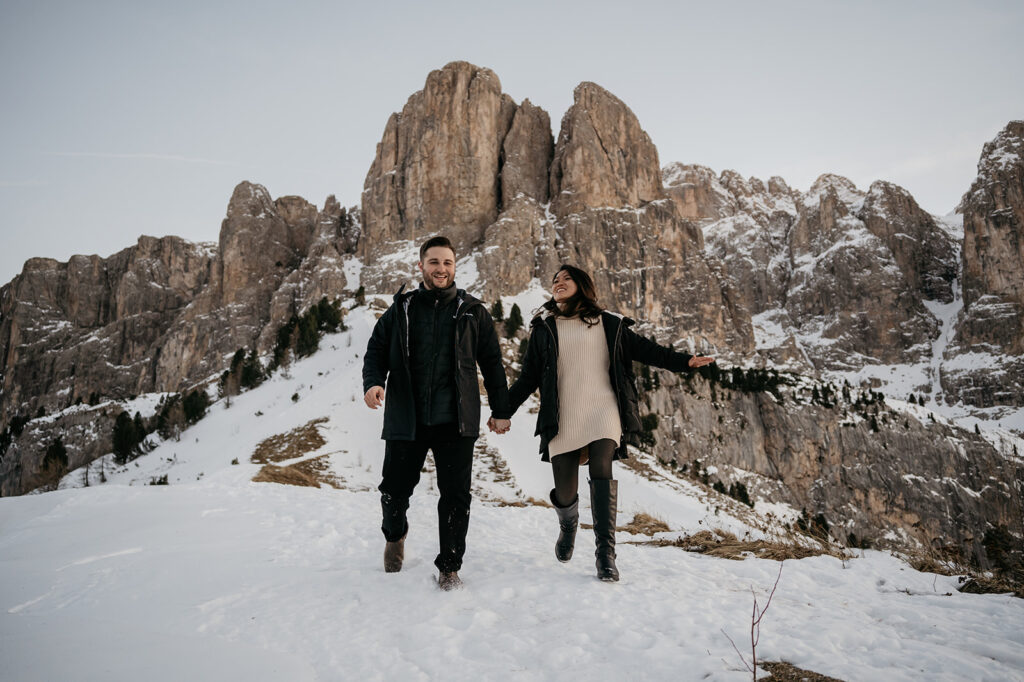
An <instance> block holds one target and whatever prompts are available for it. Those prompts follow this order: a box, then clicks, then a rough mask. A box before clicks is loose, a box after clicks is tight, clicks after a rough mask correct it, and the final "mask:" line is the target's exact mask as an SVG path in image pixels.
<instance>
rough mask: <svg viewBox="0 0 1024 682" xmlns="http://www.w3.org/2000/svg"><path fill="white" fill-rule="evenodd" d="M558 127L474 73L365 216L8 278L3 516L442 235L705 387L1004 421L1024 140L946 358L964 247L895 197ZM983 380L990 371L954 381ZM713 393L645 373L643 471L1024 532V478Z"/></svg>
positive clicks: (599, 102)
mask: <svg viewBox="0 0 1024 682" xmlns="http://www.w3.org/2000/svg"><path fill="white" fill-rule="evenodd" d="M550 125H551V121H550V117H549V115H548V114H547V113H546V112H545V111H543V110H542V109H540V108H539V107H536V106H534V105H533V104H531V103H530V102H529V101H528V100H524V101H523V102H522V104H516V103H515V102H514V101H513V100H512V99H511V98H510V97H508V95H505V94H503V93H502V92H501V85H500V82H499V81H498V79H497V77H496V76H495V75H494V74H493V73H492V72H491V71H489V70H487V69H482V68H479V67H476V66H473V65H471V64H467V63H464V62H455V63H452V64H449V65H447V66H445V67H444V68H442V69H439V70H437V71H434V72H432V73H431V74H430V75H429V76H428V78H427V81H426V84H425V86H424V89H423V90H422V91H420V92H417V93H415V94H413V95H412V96H411V97H410V98H409V100H408V102H407V103H406V105H405V107H404V108H403V109H402V111H401V113H397V114H394V115H393V116H392V117H391V118H390V119H389V121H388V123H387V125H386V127H385V131H384V134H383V137H382V139H381V142H380V144H379V145H378V148H377V152H376V155H375V158H374V159H373V162H372V163H371V165H370V169H369V171H368V173H367V176H366V182H365V186H364V191H363V196H362V209H361V211H356V210H348V211H347V210H345V209H343V208H342V207H341V206H340V205H339V204H338V202H337V201H335V200H334V199H333V197H332V198H329V199H328V200H327V202H326V204H325V206H324V207H323V209H318V208H317V207H316V206H314V205H312V204H310V203H309V202H307V201H305V200H304V199H302V198H300V197H282V198H279V199H276V200H275V199H272V198H271V197H270V195H269V194H268V193H267V191H266V189H264V188H263V187H261V186H259V185H255V184H252V183H248V182H243V183H241V184H240V185H239V186H238V187H237V188H236V189H235V191H234V194H233V195H232V197H231V200H230V202H229V205H228V210H227V216H226V218H225V219H224V222H223V224H222V227H221V233H220V239H219V243H218V244H216V245H212V244H200V245H197V244H190V243H188V242H185V241H183V240H180V239H177V238H174V237H166V238H163V239H153V238H150V237H143V238H141V239H140V240H139V243H138V244H137V245H135V246H133V247H131V248H129V249H126V250H124V251H122V252H120V253H118V254H115V255H114V256H111V257H109V258H106V259H102V258H98V257H96V256H76V257H74V258H72V259H71V260H70V261H69V262H68V263H57V262H56V261H48V260H42V259H34V260H31V261H29V262H28V263H26V265H25V269H24V271H23V272H22V274H21V275H19V276H18V277H16V278H15V279H14V280H13V281H12V282H11V283H10V284H8V285H6V286H5V287H3V288H2V289H0V360H2V365H0V372H2V375H0V389H2V390H0V430H2V429H4V428H6V427H8V426H9V425H10V424H12V422H13V420H14V418H15V417H16V416H20V417H24V418H28V417H36V416H37V415H39V416H38V417H37V418H34V419H31V420H30V421H29V422H28V424H27V425H26V426H25V428H24V431H23V432H21V435H20V436H19V437H16V438H14V439H13V441H12V442H11V444H10V447H9V448H8V449H7V451H6V452H5V453H4V456H3V458H2V460H0V492H2V494H19V493H22V492H25V491H27V490H30V489H32V488H34V487H36V486H37V485H38V484H39V482H40V481H41V480H42V479H43V472H42V459H43V453H44V452H45V449H46V447H47V445H48V444H49V443H50V442H52V440H53V439H54V438H55V437H56V436H57V435H61V436H62V437H63V439H64V443H65V446H66V447H67V448H68V456H69V460H70V464H71V466H72V467H74V466H79V465H81V464H83V463H85V462H88V461H90V460H91V459H93V458H95V457H96V456H99V455H101V454H104V453H105V452H108V451H109V434H110V431H111V428H112V425H113V419H114V418H115V417H116V414H117V412H119V411H120V409H122V407H121V404H118V403H114V402H107V399H120V400H124V399H126V398H129V397H131V396H134V395H137V394H147V393H156V392H161V391H179V390H182V389H184V388H187V387H189V386H191V385H195V384H196V383H198V382H202V381H204V380H207V379H209V378H210V377H214V376H216V375H218V374H219V373H220V372H221V371H222V370H223V369H224V368H225V366H226V364H227V362H228V361H229V358H230V357H231V355H232V354H233V353H234V352H235V351H236V350H238V349H239V348H242V347H251V348H255V349H256V350H257V351H258V352H261V353H263V352H266V351H268V350H269V349H270V348H271V347H272V345H273V342H274V335H275V333H276V330H277V329H278V327H279V326H280V325H281V324H283V323H284V322H285V321H286V320H287V319H288V318H289V317H290V316H291V315H292V314H295V313H297V312H301V311H302V310H304V309H306V308H307V307H308V306H309V305H311V304H313V303H315V302H317V301H318V300H319V299H320V298H321V297H322V296H327V297H328V298H329V299H333V298H335V297H338V296H351V295H352V294H353V293H354V292H353V290H354V289H355V288H356V287H357V286H359V285H363V286H365V287H366V290H367V292H368V293H370V294H378V295H383V296H388V295H390V294H391V293H393V291H394V290H395V289H397V288H398V286H400V285H401V284H403V283H412V284H415V283H416V282H417V281H418V276H417V274H416V270H415V263H416V260H417V248H418V245H419V243H421V242H422V241H423V240H424V239H426V238H427V237H429V236H432V235H434V234H438V233H443V234H446V235H448V236H449V237H450V238H452V239H453V241H454V242H455V244H456V247H457V249H458V253H459V271H458V275H457V281H459V283H460V284H462V285H465V284H466V283H467V280H471V281H472V287H471V288H472V289H473V291H474V293H479V294H481V295H482V296H483V298H484V299H485V300H487V301H488V303H489V302H491V301H493V300H494V299H496V298H497V297H500V296H510V295H515V294H517V293H519V292H521V291H523V290H524V289H526V288H527V287H528V286H530V285H531V284H534V283H536V282H538V281H539V283H540V285H541V286H542V287H545V288H546V287H547V286H548V284H549V282H550V279H551V277H552V276H553V274H554V272H555V271H556V269H557V268H558V266H559V264H560V263H564V262H569V263H574V264H576V265H579V266H581V267H583V268H584V269H586V270H588V271H589V272H590V273H591V274H592V275H593V277H594V280H595V283H596V285H597V289H598V293H599V296H600V299H601V303H602V304H603V305H604V306H605V307H606V308H609V309H611V310H614V311H617V312H621V313H623V314H626V315H629V316H632V317H634V318H636V319H638V320H641V321H643V323H644V324H643V327H642V328H643V329H644V330H645V331H646V333H649V334H651V335H653V336H656V337H657V339H658V340H659V341H661V342H663V343H677V345H679V344H678V342H682V345H684V346H688V347H689V348H691V349H696V350H701V351H706V352H710V353H712V354H714V355H715V356H716V357H718V358H719V359H720V360H721V361H722V364H723V365H725V364H729V363H730V362H732V363H736V364H742V365H751V364H760V363H769V364H773V365H775V366H782V367H789V368H791V369H795V370H799V371H802V372H805V373H809V374H814V375H816V374H818V373H819V372H823V371H830V370H831V371H851V370H858V369H860V368H863V367H865V366H867V365H877V364H879V363H892V364H894V365H895V364H901V363H902V364H907V365H909V364H913V363H918V364H921V363H924V364H928V363H931V364H930V365H929V371H931V370H934V372H935V375H929V377H930V378H933V379H934V384H935V385H938V384H939V379H940V378H941V390H942V391H943V392H945V394H946V399H947V400H954V401H955V400H958V399H963V400H965V401H967V402H968V403H972V404H974V405H985V404H1004V405H1007V404H1010V405H1012V404H1020V400H1021V398H1020V396H1021V390H1020V387H1021V383H1022V382H1021V380H1020V377H1021V376H1024V364H1022V363H1021V362H1020V358H1021V357H1022V353H1024V349H1022V348H1021V345H1020V344H1021V338H1022V335H1021V333H1020V327H1021V305H1024V300H1022V298H1021V296H1022V294H1021V292H1022V291H1024V282H1021V281H1020V279H1021V278H1022V277H1024V256H1022V252H1021V246H1020V245H1021V241H1020V230H1021V224H1022V210H1024V209H1022V207H1024V187H1022V176H1024V170H1022V165H1021V160H1020V159H1021V154H1020V149H1021V146H1022V143H1021V140H1022V136H1024V124H1020V123H1014V124H1011V125H1010V126H1009V127H1008V128H1007V130H1006V131H1004V132H1003V133H1002V134H1001V135H1000V137H999V138H997V139H996V140H995V141H993V142H992V143H991V144H990V145H987V146H986V148H985V152H984V154H983V156H982V163H981V164H979V177H978V180H977V181H976V182H975V184H974V186H973V187H972V189H971V191H970V192H969V193H968V194H967V195H965V197H964V201H963V204H962V206H961V211H962V213H963V217H964V237H963V240H964V245H963V254H964V255H963V277H962V280H963V285H962V286H963V289H962V291H963V293H962V300H963V312H962V314H961V315H960V318H959V321H958V322H956V329H955V338H954V340H953V343H952V344H950V345H949V346H948V348H947V349H946V353H945V356H944V357H942V358H933V357H932V354H933V353H937V354H940V355H941V353H938V351H937V350H936V349H940V348H941V347H942V345H941V344H940V343H939V341H940V340H941V339H942V338H946V337H945V335H946V334H947V332H948V333H949V335H950V336H954V335H953V330H952V329H950V328H945V327H943V325H944V324H945V325H947V326H948V325H950V324H952V323H951V322H950V321H949V319H946V318H942V319H940V315H939V311H940V310H948V309H951V308H955V307H956V305H958V301H959V300H961V299H960V288H959V285H958V282H957V277H958V266H959V259H960V255H959V251H960V244H959V236H958V235H957V234H956V233H955V231H954V230H952V229H951V228H950V227H949V226H947V225H944V224H943V223H942V222H940V221H938V220H936V219H935V218H934V217H933V216H930V215H928V214H927V213H926V212H924V211H922V210H921V209H920V207H918V206H917V204H916V202H914V200H913V198H912V197H911V196H910V195H909V194H908V193H907V192H906V191H905V190H902V189H901V188H899V187H897V186H895V185H892V184H890V183H885V182H876V183H874V184H872V185H871V187H869V188H868V189H867V191H862V190H860V189H858V188H857V187H855V186H854V185H853V183H851V182H850V181H849V180H847V179H845V178H842V177H839V176H835V175H824V176H822V177H821V178H819V179H818V180H817V181H816V182H815V183H814V185H813V186H812V187H811V188H810V189H809V190H808V191H807V192H799V191H797V190H794V189H792V188H790V187H789V186H788V185H787V184H786V183H785V182H784V181H783V180H782V179H781V178H777V177H773V178H771V179H769V180H768V181H767V182H765V181H761V180H758V179H756V178H749V179H744V178H742V177H741V176H739V175H738V174H737V173H734V172H732V171H725V172H723V173H721V174H720V175H717V176H716V175H715V174H714V173H713V172H712V171H711V170H710V169H708V168H705V167H702V166H695V165H681V164H671V165H669V166H667V167H666V168H664V169H661V168H659V159H658V154H657V150H656V148H655V147H654V145H653V144H652V142H651V140H650V138H649V136H648V135H647V134H646V133H645V132H644V130H643V128H642V127H641V125H640V122H639V121H638V120H637V118H636V116H635V115H634V114H633V112H632V111H630V110H629V108H628V107H627V106H626V104H625V103H623V102H622V101H621V100H619V99H618V98H616V97H615V96H614V95H612V94H611V93H609V92H607V91H606V90H604V89H602V88H601V87H599V86H597V85H595V84H593V83H582V84H580V86H579V87H577V88H576V90H575V92H574V102H573V105H572V107H570V109H569V110H568V111H567V112H566V113H565V115H564V116H563V117H562V120H561V125H560V130H559V132H558V135H557V141H556V138H555V137H554V136H553V135H552V133H551V129H550ZM356 256H358V260H356ZM350 265H351V266H352V268H351V269H349V267H348V266H350ZM355 272H359V281H358V282H356V281H349V277H350V275H351V274H354V273H355ZM524 313H525V314H527V315H528V314H529V311H524ZM947 317H949V318H952V315H950V316H947ZM981 356H984V358H989V359H991V361H990V362H989V361H986V363H981V364H983V365H985V369H986V370H987V371H984V372H978V371H976V369H975V366H976V365H977V364H978V363H974V362H973V360H970V359H971V358H977V357H981ZM965 358H966V359H967V360H965ZM684 384H685V385H684ZM714 390H715V392H714V393H713V392H712V387H711V385H709V384H706V383H702V380H698V379H694V380H693V381H692V382H686V381H685V380H683V379H680V378H678V377H671V376H668V375H664V376H663V380H662V387H661V388H660V389H657V390H652V391H649V392H647V393H646V394H645V395H646V400H647V401H648V402H647V408H648V409H649V411H650V412H651V413H654V414H658V415H660V416H661V419H660V425H659V426H658V428H657V429H656V431H655V436H656V438H657V443H658V444H659V445H658V447H659V448H660V449H659V453H660V456H663V457H664V458H665V459H673V460H675V461H677V462H680V463H689V462H692V461H693V460H697V459H699V460H700V461H701V462H702V463H703V464H704V465H705V466H706V465H714V466H716V467H718V468H719V470H720V471H722V472H724V473H723V475H726V474H727V475H728V476H730V477H732V478H730V479H729V480H730V481H731V480H746V481H748V482H749V484H750V485H751V486H753V487H754V488H755V489H757V490H760V491H761V492H762V493H763V494H764V495H765V496H766V497H768V498H770V499H777V500H781V501H785V502H788V503H790V504H792V505H794V506H795V507H798V508H805V509H807V510H808V511H809V512H810V513H811V514H815V513H823V514H825V515H826V517H827V518H829V519H830V521H831V522H833V523H834V525H835V527H836V528H841V529H843V533H854V534H855V535H856V536H858V537H861V538H872V539H876V540H878V541H881V540H882V539H885V538H889V539H890V540H892V538H893V537H895V538H896V541H898V542H904V541H905V542H919V543H922V544H935V543H942V542H952V543H960V544H961V545H962V546H965V547H966V546H969V545H970V543H971V542H973V539H976V536H977V535H978V534H979V533H983V532H984V530H985V528H986V527H987V525H988V524H1006V525H1007V526H1008V527H1009V528H1010V529H1011V530H1012V531H1013V532H1017V533H1024V529H1021V528H1020V519H1019V509H1020V507H1021V486H1022V481H1021V474H1020V461H1019V459H1017V458H1016V457H1015V456H1013V455H1012V454H1011V453H1009V452H1002V451H1000V450H999V449H997V448H995V447H993V446H992V445H990V444H989V443H988V442H986V441H985V440H983V439H982V438H980V437H976V436H975V435H974V434H970V433H966V432H964V431H962V430H960V429H957V428H955V427H952V426H945V425H941V424H931V423H925V421H923V420H921V419H919V418H916V417H915V416H914V414H913V413H911V412H906V413H895V412H892V411H891V410H886V409H884V408H882V409H881V411H878V410H879V408H878V407H877V406H876V407H875V408H873V409H875V412H874V413H872V414H871V415H867V414H866V413H864V412H862V411H860V412H858V411H857V409H859V408H857V409H855V407H854V405H853V404H852V403H850V401H849V400H846V402H845V403H842V404H841V405H839V407H836V406H831V407H824V406H822V405H821V404H818V403H815V402H814V401H813V400H810V399H809V398H808V397H807V396H806V395H802V394H801V393H800V391H801V390H803V391H804V393H806V389H800V388H791V389H787V391H788V392H787V393H786V399H785V401H784V402H779V401H778V400H776V399H775V398H772V397H771V396H770V395H769V394H766V393H743V392H741V391H734V390H724V389H714ZM79 400H82V401H85V402H96V403H98V404H96V405H94V406H92V407H87V406H85V405H82V406H79V407H71V406H73V405H74V404H75V403H77V402H78V401H79ZM1015 401H1016V402H1015ZM837 404H838V403H837ZM58 413H59V414H58ZM921 414H924V413H923V412H922V413H921ZM46 415H54V416H52V417H48V416H46ZM872 417H873V418H872ZM21 421H23V420H21V419H19V420H18V422H19V423H20V422H21ZM1014 510H1016V512H1015V511H1014ZM1014 513H1016V514H1017V516H1016V517H1015V516H1014ZM887 533H888V535H887ZM891 533H895V534H896V535H892V534H891ZM837 537H842V536H840V535H837ZM972 538H973V539H972Z"/></svg>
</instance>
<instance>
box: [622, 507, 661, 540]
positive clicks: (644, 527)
mask: <svg viewBox="0 0 1024 682" xmlns="http://www.w3.org/2000/svg"><path fill="white" fill-rule="evenodd" d="M615 530H624V531H626V532H627V533H632V534H633V535H651V536H653V535H654V534H655V533H663V532H665V531H668V530H672V529H671V528H669V527H668V524H667V523H665V522H664V521H662V520H661V519H659V518H655V517H653V516H651V515H650V514H645V513H643V512H639V513H637V514H634V515H633V520H632V521H630V522H629V523H627V524H626V525H625V526H619V527H617V528H616V529H615Z"/></svg>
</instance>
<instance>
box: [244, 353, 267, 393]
mask: <svg viewBox="0 0 1024 682" xmlns="http://www.w3.org/2000/svg"><path fill="white" fill-rule="evenodd" d="M263 379H264V374H263V365H262V364H261V363H260V359H259V358H258V357H256V349H255V348H250V349H249V354H248V355H246V356H245V361H244V362H243V363H242V372H241V378H240V382H239V383H240V384H241V386H242V388H246V389H249V388H256V387H257V386H259V385H260V384H261V383H263Z"/></svg>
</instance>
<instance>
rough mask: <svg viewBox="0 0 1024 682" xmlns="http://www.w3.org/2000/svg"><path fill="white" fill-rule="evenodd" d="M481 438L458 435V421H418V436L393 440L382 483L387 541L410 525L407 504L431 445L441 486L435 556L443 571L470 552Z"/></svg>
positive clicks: (387, 450)
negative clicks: (476, 457) (473, 490)
mask: <svg viewBox="0 0 1024 682" xmlns="http://www.w3.org/2000/svg"><path fill="white" fill-rule="evenodd" d="M475 443H476V438H468V437H464V436H460V435H459V430H458V428H457V426H456V425H455V424H454V423H452V424H441V425H437V426H426V425H424V424H418V425H417V426H416V440H411V441H409V440H389V441H386V444H385V447H384V475H383V481H382V482H381V484H380V486H379V488H378V489H379V490H380V492H381V497H380V500H381V507H383V510H384V521H383V524H382V525H381V530H382V531H384V537H385V539H387V541H388V542H394V541H396V540H400V539H401V538H402V537H403V536H405V533H406V531H407V530H408V527H409V525H408V522H407V521H406V516H405V513H406V510H407V509H408V508H409V498H410V497H412V492H413V489H414V488H415V487H416V484H417V483H419V480H420V470H421V469H422V468H423V463H424V462H425V461H426V458H427V450H430V451H432V452H433V453H434V466H435V468H436V470H437V487H438V488H439V490H440V493H441V499H440V501H439V502H438V503H437V520H438V535H439V539H440V544H441V551H440V553H439V554H438V555H437V558H436V559H434V565H435V566H437V568H438V569H439V570H440V571H443V572H450V571H458V570H459V569H460V568H462V555H463V554H465V553H466V532H467V531H468V530H469V505H470V501H471V500H472V496H471V494H470V486H471V484H472V480H473V446H474V444H475Z"/></svg>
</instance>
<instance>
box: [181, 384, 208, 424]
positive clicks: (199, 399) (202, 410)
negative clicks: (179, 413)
mask: <svg viewBox="0 0 1024 682" xmlns="http://www.w3.org/2000/svg"><path fill="white" fill-rule="evenodd" d="M209 406H210V397H209V396H208V395H206V390H205V389H202V388H197V389H195V390H194V391H192V392H191V393H189V394H188V395H187V396H185V400H183V401H182V408H183V409H184V412H185V422H186V423H188V424H195V423H196V422H197V421H199V420H200V419H202V418H203V417H204V416H206V408H208V407H209Z"/></svg>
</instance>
